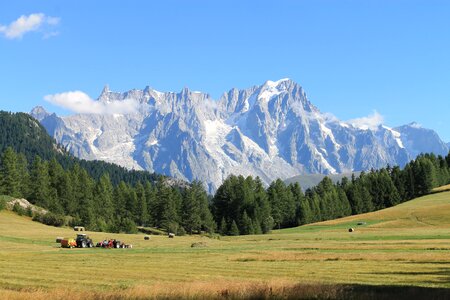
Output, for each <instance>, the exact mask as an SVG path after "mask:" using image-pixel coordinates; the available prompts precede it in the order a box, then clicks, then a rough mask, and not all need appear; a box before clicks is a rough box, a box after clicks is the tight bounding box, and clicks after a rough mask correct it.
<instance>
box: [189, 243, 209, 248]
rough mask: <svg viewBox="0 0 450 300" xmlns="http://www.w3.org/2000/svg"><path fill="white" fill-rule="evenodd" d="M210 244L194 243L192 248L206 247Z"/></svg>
mask: <svg viewBox="0 0 450 300" xmlns="http://www.w3.org/2000/svg"><path fill="white" fill-rule="evenodd" d="M205 247H208V245H207V244H206V243H205V242H197V243H192V245H191V248H205Z"/></svg>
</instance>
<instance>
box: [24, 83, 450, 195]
mask: <svg viewBox="0 0 450 300" xmlns="http://www.w3.org/2000/svg"><path fill="white" fill-rule="evenodd" d="M95 101H96V102H98V104H102V105H103V106H104V107H107V106H110V105H117V104H120V103H131V102H132V103H134V104H135V107H136V109H134V110H133V111H127V112H126V113H111V112H105V111H101V112H98V113H92V112H91V113H78V114H74V115H70V116H57V115H56V114H50V113H48V112H46V111H45V110H44V109H43V108H42V107H36V108H34V109H33V110H32V112H31V115H32V116H33V117H35V118H36V119H38V120H39V121H40V122H41V124H42V125H43V126H44V127H45V128H46V130H47V132H48V133H49V134H50V135H51V136H52V137H54V138H55V139H56V140H57V142H58V143H60V144H62V145H63V146H65V147H66V149H67V150H69V151H70V152H72V153H73V154H74V155H75V156H78V157H80V158H83V159H88V160H94V159H96V160H105V161H108V162H114V163H117V164H119V165H121V166H124V167H127V168H130V169H137V170H142V169H143V170H148V171H151V172H156V173H161V174H165V175H169V176H172V177H175V178H179V179H183V180H187V181H193V180H200V181H202V182H204V183H205V184H206V185H207V188H208V190H209V191H210V192H213V191H215V190H216V189H217V188H218V187H219V186H220V184H221V183H222V181H223V180H224V179H225V178H226V177H227V176H228V175H230V174H242V175H253V176H259V177H260V178H261V179H262V181H263V182H264V183H266V184H268V183H270V182H271V181H273V180H274V179H276V178H282V179H286V178H289V177H293V176H296V175H299V174H312V173H320V174H337V173H345V172H352V171H361V170H368V169H371V168H380V167H383V166H386V165H387V164H390V165H400V166H403V165H405V164H406V163H407V162H408V161H409V160H411V159H412V158H415V157H416V156H417V154H419V153H422V152H424V153H425V152H433V153H436V154H442V155H446V154H448V151H449V145H448V144H446V143H444V142H443V141H442V140H441V139H440V138H439V136H438V135H437V134H436V133H435V132H434V131H433V130H430V129H425V128H422V127H421V126H420V125H418V124H417V123H411V124H408V125H404V126H400V127H396V128H390V127H387V126H384V125H377V126H364V125H361V124H353V123H352V122H344V121H341V120H338V119H337V118H336V117H334V116H332V115H330V114H326V113H322V112H320V111H319V109H318V108H317V107H315V106H314V105H313V104H312V103H311V102H310V101H309V100H308V98H307V96H306V93H305V91H304V90H303V88H302V87H301V86H300V85H299V84H297V83H295V82H294V81H292V80H290V79H281V80H278V81H267V82H265V83H264V84H262V85H260V86H253V87H250V88H248V89H243V90H238V89H235V88H233V89H231V90H230V91H228V92H227V93H224V94H223V95H222V97H221V98H220V99H219V100H218V101H216V100H214V99H212V98H211V97H210V96H209V95H208V94H206V93H202V92H197V91H191V90H189V89H188V88H184V89H182V90H181V91H180V92H179V93H174V92H159V91H157V90H155V89H152V88H150V87H146V88H145V89H143V90H137V89H134V90H130V91H127V92H123V93H118V92H113V91H110V90H109V88H108V87H105V88H104V89H103V91H102V93H101V95H100V97H99V98H98V99H97V100H95ZM130 101H131V102H130Z"/></svg>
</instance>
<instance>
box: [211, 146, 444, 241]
mask: <svg viewBox="0 0 450 300" xmlns="http://www.w3.org/2000/svg"><path fill="white" fill-rule="evenodd" d="M449 165H450V154H449V155H448V156H447V157H445V158H444V157H442V156H435V155H433V154H425V155H420V156H418V157H417V158H416V159H415V160H413V161H411V162H410V163H408V164H407V165H406V166H405V168H403V169H400V168H399V167H393V168H391V167H387V168H383V169H380V170H371V171H370V172H367V173H366V172H361V174H360V176H359V177H355V176H352V178H350V179H348V178H346V177H344V178H343V179H342V180H341V181H340V182H337V183H336V184H333V182H332V181H331V180H330V179H329V178H328V177H325V178H324V179H323V180H322V181H321V182H320V183H319V184H318V185H317V186H315V187H313V188H310V189H307V190H306V191H305V193H303V192H302V190H301V188H300V186H299V184H298V183H291V184H289V185H286V184H285V183H284V182H283V181H282V180H280V179H278V180H276V181H274V182H272V184H271V185H270V186H269V187H268V188H267V189H264V187H263V186H262V183H261V181H260V180H259V178H256V179H253V178H252V177H247V178H244V177H242V176H230V177H229V178H228V179H226V180H225V182H224V183H223V184H222V185H221V186H220V187H219V189H218V191H217V192H216V194H215V196H214V198H213V201H212V205H211V207H212V212H213V215H214V218H215V221H216V222H217V224H219V227H218V229H219V231H220V233H222V234H228V235H236V234H253V233H266V232H268V231H269V230H270V229H272V228H288V227H294V226H299V225H303V224H308V223H312V222H318V221H325V220H330V219H336V218H340V217H345V216H349V215H354V214H360V213H366V212H371V211H375V210H379V209H383V208H386V207H391V206H393V205H396V204H399V203H401V202H404V201H407V200H410V199H413V198H416V197H418V196H422V195H426V194H428V193H430V191H431V190H432V189H433V188H434V187H437V186H441V185H445V184H447V183H449V182H450V176H449V174H450V170H449Z"/></svg>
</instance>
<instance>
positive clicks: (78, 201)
mask: <svg viewBox="0 0 450 300" xmlns="http://www.w3.org/2000/svg"><path fill="white" fill-rule="evenodd" d="M1 194H3V195H9V196H12V197H15V198H26V199H27V200H28V201H30V202H31V203H32V204H35V205H38V206H40V207H43V208H45V209H47V210H49V211H50V212H52V213H53V214H54V215H56V216H62V215H68V216H72V217H73V218H72V221H71V224H72V225H83V226H85V227H87V228H88V229H89V230H97V231H112V232H136V226H137V225H138V226H151V227H158V228H162V229H164V230H167V231H171V232H175V233H178V234H180V233H181V234H182V233H184V232H188V233H194V232H199V231H208V232H213V231H214V230H215V223H214V220H213V217H212V215H211V213H210V211H209V206H208V196H207V194H206V192H205V190H204V188H203V187H202V185H201V184H200V183H199V182H194V183H192V184H191V186H190V188H189V189H180V188H178V187H172V186H168V185H167V184H166V183H165V180H164V177H162V176H161V177H158V180H157V181H156V182H151V181H148V180H146V181H143V182H140V181H139V182H137V183H136V184H134V185H131V184H130V183H125V182H124V181H121V182H119V184H117V185H114V184H113V183H112V182H111V179H110V177H109V174H108V173H104V174H103V175H101V176H100V178H99V179H98V180H95V179H94V178H93V177H91V176H90V175H89V174H88V172H87V171H86V169H84V168H82V167H81V166H80V165H79V164H74V165H73V166H72V167H70V168H68V169H64V168H63V167H62V165H61V164H60V163H59V162H58V161H57V160H56V158H55V157H53V158H52V159H51V160H49V161H45V160H42V159H41V158H40V157H39V156H36V157H35V158H34V160H33V161H32V163H31V164H28V160H27V158H26V156H25V155H24V154H22V153H16V152H15V151H14V150H13V149H12V148H7V149H6V150H5V151H4V152H3V154H1V156H0V195H1ZM37 219H38V220H41V219H42V220H46V219H49V216H47V218H37ZM52 219H55V217H54V216H52ZM57 219H58V220H60V218H57Z"/></svg>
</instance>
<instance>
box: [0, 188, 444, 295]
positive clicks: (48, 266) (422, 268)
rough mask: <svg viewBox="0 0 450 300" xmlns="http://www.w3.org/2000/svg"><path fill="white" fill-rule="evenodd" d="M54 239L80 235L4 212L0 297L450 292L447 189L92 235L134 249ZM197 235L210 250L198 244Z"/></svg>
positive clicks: (1, 217)
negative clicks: (359, 204) (206, 233)
mask: <svg viewBox="0 0 450 300" xmlns="http://www.w3.org/2000/svg"><path fill="white" fill-rule="evenodd" d="M359 222H362V223H363V225H357V223H359ZM350 227H352V228H354V229H355V231H354V232H352V233H350V232H348V228H350ZM57 236H64V237H74V236H75V232H74V231H72V230H71V229H69V228H55V227H49V226H45V225H42V224H40V223H36V222H32V221H31V220H30V219H29V218H27V217H20V216H17V215H15V214H14V213H12V212H8V211H2V212H0V298H2V299H3V298H8V299H24V298H29V299H49V298H60V299H63V298H65V299H67V296H68V295H70V299H77V298H78V299H85V298H100V299H101V298H104V299H111V298H113V299H114V298H116V299H120V298H134V299H140V298H147V297H166V298H176V297H184V298H215V297H216V298H251V297H253V298H297V297H300V296H301V297H306V298H308V297H309V298H313V297H322V298H340V297H341V298H349V296H348V295H349V294H345V293H347V292H349V291H351V290H353V291H355V290H356V291H358V289H359V290H360V292H361V293H360V294H364V293H370V290H368V289H367V288H365V286H367V285H369V286H381V285H382V286H386V285H389V286H391V287H383V288H382V289H383V290H388V289H390V290H391V291H393V293H394V292H395V291H396V290H397V289H396V288H395V286H411V287H410V288H409V290H410V291H411V293H413V294H412V296H414V295H415V296H417V295H419V294H420V293H421V291H422V287H433V288H441V289H435V290H434V291H437V294H436V295H445V296H448V291H450V289H449V288H450V192H449V191H445V192H439V193H435V194H432V195H429V196H425V197H422V198H418V199H415V200H412V201H409V202H406V203H403V204H401V205H398V206H396V207H393V208H389V209H385V210H381V211H378V212H373V213H368V214H363V215H358V216H351V217H347V218H342V219H338V220H333V221H327V222H321V223H316V224H311V225H307V226H302V227H297V228H291V229H285V230H277V231H274V232H273V233H272V234H269V235H258V236H241V237H221V238H220V239H210V238H207V237H199V236H187V237H175V238H174V239H169V238H167V237H165V236H152V237H151V239H150V240H149V241H145V240H144V238H143V236H144V235H142V234H138V235H125V234H124V235H121V234H107V233H95V232H92V233H90V236H91V237H92V238H93V239H94V241H95V242H97V241H100V240H103V239H106V238H116V239H120V240H122V241H125V242H127V243H131V244H133V249H61V248H59V245H58V244H56V243H55V238H56V237H57ZM197 242H202V244H203V245H206V247H191V245H192V244H193V243H197ZM399 293H400V294H402V295H403V296H406V297H409V298H411V297H412V296H408V293H407V292H406V293H405V290H402V291H401V292H399ZM424 293H425V292H424ZM426 293H428V294H427V295H430V294H429V290H427V291H426ZM343 295H346V296H343ZM364 295H365V296H364V297H365V298H370V297H369V294H364ZM391 296H392V294H391ZM445 296H443V297H445ZM437 297H438V296H437ZM377 298H381V297H379V295H378V297H377Z"/></svg>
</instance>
